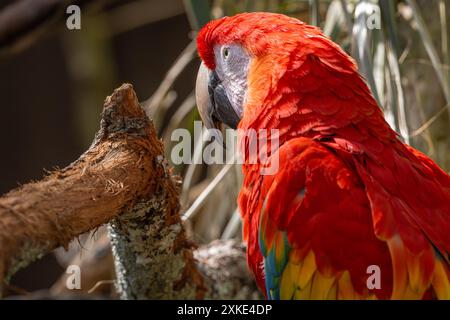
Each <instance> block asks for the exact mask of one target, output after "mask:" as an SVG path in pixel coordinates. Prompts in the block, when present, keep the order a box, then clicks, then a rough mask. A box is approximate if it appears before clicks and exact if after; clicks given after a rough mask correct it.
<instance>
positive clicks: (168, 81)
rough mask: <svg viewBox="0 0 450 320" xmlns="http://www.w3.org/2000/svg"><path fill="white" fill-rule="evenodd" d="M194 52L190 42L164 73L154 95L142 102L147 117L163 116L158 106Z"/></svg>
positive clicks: (194, 47)
mask: <svg viewBox="0 0 450 320" xmlns="http://www.w3.org/2000/svg"><path fill="white" fill-rule="evenodd" d="M196 52H197V45H196V43H195V41H191V42H190V43H189V45H188V46H187V47H186V48H185V49H184V50H183V52H182V53H181V54H180V56H179V57H178V58H177V60H176V61H175V63H174V64H173V65H172V67H171V68H170V69H169V71H168V72H167V73H166V76H165V77H164V79H163V81H162V82H161V84H160V85H159V87H158V89H157V90H156V91H155V93H154V94H153V95H152V96H151V97H150V98H149V99H148V100H146V101H144V102H143V107H144V110H145V112H146V113H147V115H148V116H149V117H151V118H155V114H156V113H162V115H163V114H164V111H165V110H160V108H159V106H161V105H162V102H163V101H164V98H165V96H166V94H167V92H169V90H170V89H171V88H172V86H173V84H174V82H175V81H176V80H177V78H178V76H179V75H180V74H181V72H183V70H184V69H185V68H186V66H187V65H188V64H189V63H190V62H191V61H192V60H193V59H194V57H195V56H196Z"/></svg>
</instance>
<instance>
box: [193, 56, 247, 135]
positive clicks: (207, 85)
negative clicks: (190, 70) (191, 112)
mask: <svg viewBox="0 0 450 320" xmlns="http://www.w3.org/2000/svg"><path fill="white" fill-rule="evenodd" d="M195 97H196V100H197V108H198V111H199V113H200V117H201V118H202V121H203V123H204V124H205V126H206V127H207V128H208V129H212V128H218V127H219V123H220V122H222V123H224V124H226V125H228V126H229V127H230V128H233V129H236V128H237V125H238V123H239V121H240V117H239V115H238V114H237V113H236V111H235V110H234V108H233V106H232V104H231V103H230V100H229V99H228V96H227V94H226V91H225V88H224V86H223V84H222V82H221V81H220V79H219V77H218V76H217V73H216V72H215V71H211V70H209V69H208V68H207V67H206V66H205V65H204V63H203V62H202V64H201V65H200V68H199V70H198V74H197V82H196V85H195Z"/></svg>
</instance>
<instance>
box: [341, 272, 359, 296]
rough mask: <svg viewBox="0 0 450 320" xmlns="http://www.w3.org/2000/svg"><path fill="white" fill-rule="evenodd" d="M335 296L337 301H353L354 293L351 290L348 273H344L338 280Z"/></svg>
mask: <svg viewBox="0 0 450 320" xmlns="http://www.w3.org/2000/svg"><path fill="white" fill-rule="evenodd" d="M337 296H338V299H339V300H354V299H355V298H356V293H355V290H354V289H353V285H352V281H351V278H350V273H349V272H348V271H344V272H343V273H342V275H341V277H340V278H339V280H338V295H337Z"/></svg>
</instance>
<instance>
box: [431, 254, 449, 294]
mask: <svg viewBox="0 0 450 320" xmlns="http://www.w3.org/2000/svg"><path fill="white" fill-rule="evenodd" d="M444 268H445V267H444V266H443V265H442V262H441V261H440V260H438V259H436V264H435V266H434V275H433V281H432V285H433V289H434V292H436V296H437V298H438V299H439V300H450V283H449V279H448V277H447V273H446V271H445V269H444Z"/></svg>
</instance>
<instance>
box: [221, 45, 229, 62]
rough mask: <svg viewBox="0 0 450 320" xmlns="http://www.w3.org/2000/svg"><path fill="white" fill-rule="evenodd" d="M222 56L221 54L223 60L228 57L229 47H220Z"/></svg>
mask: <svg viewBox="0 0 450 320" xmlns="http://www.w3.org/2000/svg"><path fill="white" fill-rule="evenodd" d="M222 56H223V59H224V60H226V59H228V57H229V56H230V49H229V48H227V47H225V48H223V49H222Z"/></svg>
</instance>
